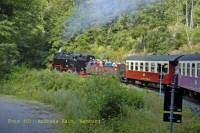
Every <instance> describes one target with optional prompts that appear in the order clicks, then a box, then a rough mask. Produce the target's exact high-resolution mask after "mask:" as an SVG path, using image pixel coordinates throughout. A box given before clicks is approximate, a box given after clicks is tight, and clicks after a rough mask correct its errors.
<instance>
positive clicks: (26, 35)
mask: <svg viewBox="0 0 200 133" xmlns="http://www.w3.org/2000/svg"><path fill="white" fill-rule="evenodd" d="M92 1H96V2H103V4H105V5H106V4H107V3H106V2H105V0H87V1H86V0H3V1H2V0H1V1H0V60H1V62H0V70H1V71H0V75H2V74H3V73H4V72H8V71H9V70H10V68H11V67H12V66H15V65H26V66H29V67H35V68H43V67H47V66H50V65H49V64H50V61H51V60H52V57H53V55H54V54H55V53H56V52H58V50H59V49H60V48H62V49H64V50H66V51H79V52H87V53H91V54H94V55H95V56H97V57H98V58H111V59H115V60H123V58H124V57H125V56H126V55H128V54H174V53H176V54H177V53H183V52H184V53H190V52H197V51H199V50H200V0H158V1H155V0H149V3H148V2H147V3H145V0H141V2H140V4H139V5H138V6H137V7H136V6H130V5H133V4H134V2H133V1H134V0H123V4H124V7H125V8H126V6H128V7H130V8H129V9H130V10H125V9H122V10H121V9H120V10H119V9H118V8H119V7H117V9H115V8H116V7H113V8H109V6H102V7H101V8H102V9H103V10H107V9H113V10H111V11H108V12H106V14H105V15H107V14H109V13H110V12H113V11H114V13H115V14H114V15H110V16H108V17H105V15H104V17H105V18H102V17H98V16H97V18H94V20H95V21H93V22H92V23H89V24H87V23H86V24H87V25H86V26H85V27H84V23H83V22H82V23H81V22H79V21H87V20H90V18H89V17H88V18H87V15H90V14H89V11H87V12H82V14H79V15H77V12H78V11H79V12H80V11H84V10H82V8H83V7H86V8H87V7H93V8H91V9H90V10H91V11H90V12H96V11H99V9H96V6H94V5H95V4H94V3H95V2H94V3H93V2H92ZM117 1H118V0H117ZM143 1H144V4H143ZM132 2H133V3H132ZM110 4H112V5H116V6H117V4H116V3H114V4H113V3H110ZM105 7H107V8H105ZM122 7H123V6H122ZM131 7H132V8H131ZM133 7H134V8H133ZM88 10H89V9H88ZM74 16H75V17H81V16H82V17H83V18H77V20H76V19H74V18H73V17H74ZM101 16H103V15H101ZM93 17H95V15H94V14H93ZM109 17H110V18H109ZM102 20H105V21H102ZM95 22H96V23H95ZM76 23H77V24H76ZM70 26H71V27H70ZM83 27H84V28H83ZM71 29H72V30H75V31H72V30H71ZM72 32H73V33H72ZM69 35H70V36H69Z"/></svg>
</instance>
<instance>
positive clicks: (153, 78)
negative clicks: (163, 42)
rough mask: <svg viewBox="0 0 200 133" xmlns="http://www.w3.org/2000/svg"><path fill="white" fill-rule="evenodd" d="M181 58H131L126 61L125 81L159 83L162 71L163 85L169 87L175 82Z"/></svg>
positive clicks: (167, 56)
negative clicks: (176, 70)
mask: <svg viewBox="0 0 200 133" xmlns="http://www.w3.org/2000/svg"><path fill="white" fill-rule="evenodd" d="M179 57H181V56H180V55H160V56H155V55H152V56H129V57H128V58H127V60H126V72H125V79H126V80H127V81H141V82H144V83H145V82H151V83H159V82H160V71H161V69H162V72H163V74H164V77H163V84H165V85H169V84H170V83H171V82H172V80H173V76H174V73H175V69H176V66H177V63H178V58H179ZM161 66H162V68H161Z"/></svg>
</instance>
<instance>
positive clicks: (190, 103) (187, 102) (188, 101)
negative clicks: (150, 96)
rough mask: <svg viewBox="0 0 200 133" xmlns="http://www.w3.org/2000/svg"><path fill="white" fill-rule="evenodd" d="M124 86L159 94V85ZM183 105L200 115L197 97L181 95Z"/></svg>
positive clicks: (199, 103) (199, 104) (199, 102)
mask: <svg viewBox="0 0 200 133" xmlns="http://www.w3.org/2000/svg"><path fill="white" fill-rule="evenodd" d="M126 86H127V87H128V88H132V87H133V86H136V87H138V88H139V89H140V90H148V91H151V92H153V93H156V94H157V95H159V87H156V86H150V85H148V86H144V85H142V84H140V83H139V82H138V83H135V84H133V83H132V84H126ZM162 97H164V90H163V89H162ZM183 106H186V107H188V108H190V109H191V110H192V112H194V113H195V114H196V115H197V116H199V117H200V101H199V100H197V99H194V98H192V97H190V96H187V95H184V96H183Z"/></svg>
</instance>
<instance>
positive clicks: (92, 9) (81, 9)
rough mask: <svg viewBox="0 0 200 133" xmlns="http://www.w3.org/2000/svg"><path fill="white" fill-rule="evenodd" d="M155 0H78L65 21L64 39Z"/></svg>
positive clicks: (131, 11)
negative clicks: (72, 11)
mask: <svg viewBox="0 0 200 133" xmlns="http://www.w3.org/2000/svg"><path fill="white" fill-rule="evenodd" d="M154 1H155V0H76V2H75V4H76V7H75V11H74V13H73V14H72V16H71V17H70V18H69V19H68V20H67V21H66V22H65V29H64V35H63V39H64V40H65V41H67V40H69V39H71V38H72V37H74V36H75V35H76V34H78V33H80V32H83V31H85V30H87V29H89V28H90V27H92V26H95V25H96V26H99V25H100V26H101V25H105V24H107V23H110V22H112V21H113V20H114V19H116V18H117V17H119V16H121V15H122V14H125V13H134V12H135V11H136V10H137V9H138V8H141V7H143V6H145V5H147V4H150V3H152V2H154Z"/></svg>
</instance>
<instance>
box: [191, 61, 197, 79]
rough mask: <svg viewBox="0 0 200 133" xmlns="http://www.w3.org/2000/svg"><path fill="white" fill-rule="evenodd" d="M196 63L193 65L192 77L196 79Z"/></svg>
mask: <svg viewBox="0 0 200 133" xmlns="http://www.w3.org/2000/svg"><path fill="white" fill-rule="evenodd" d="M195 69H196V68H195V63H192V77H195Z"/></svg>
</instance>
